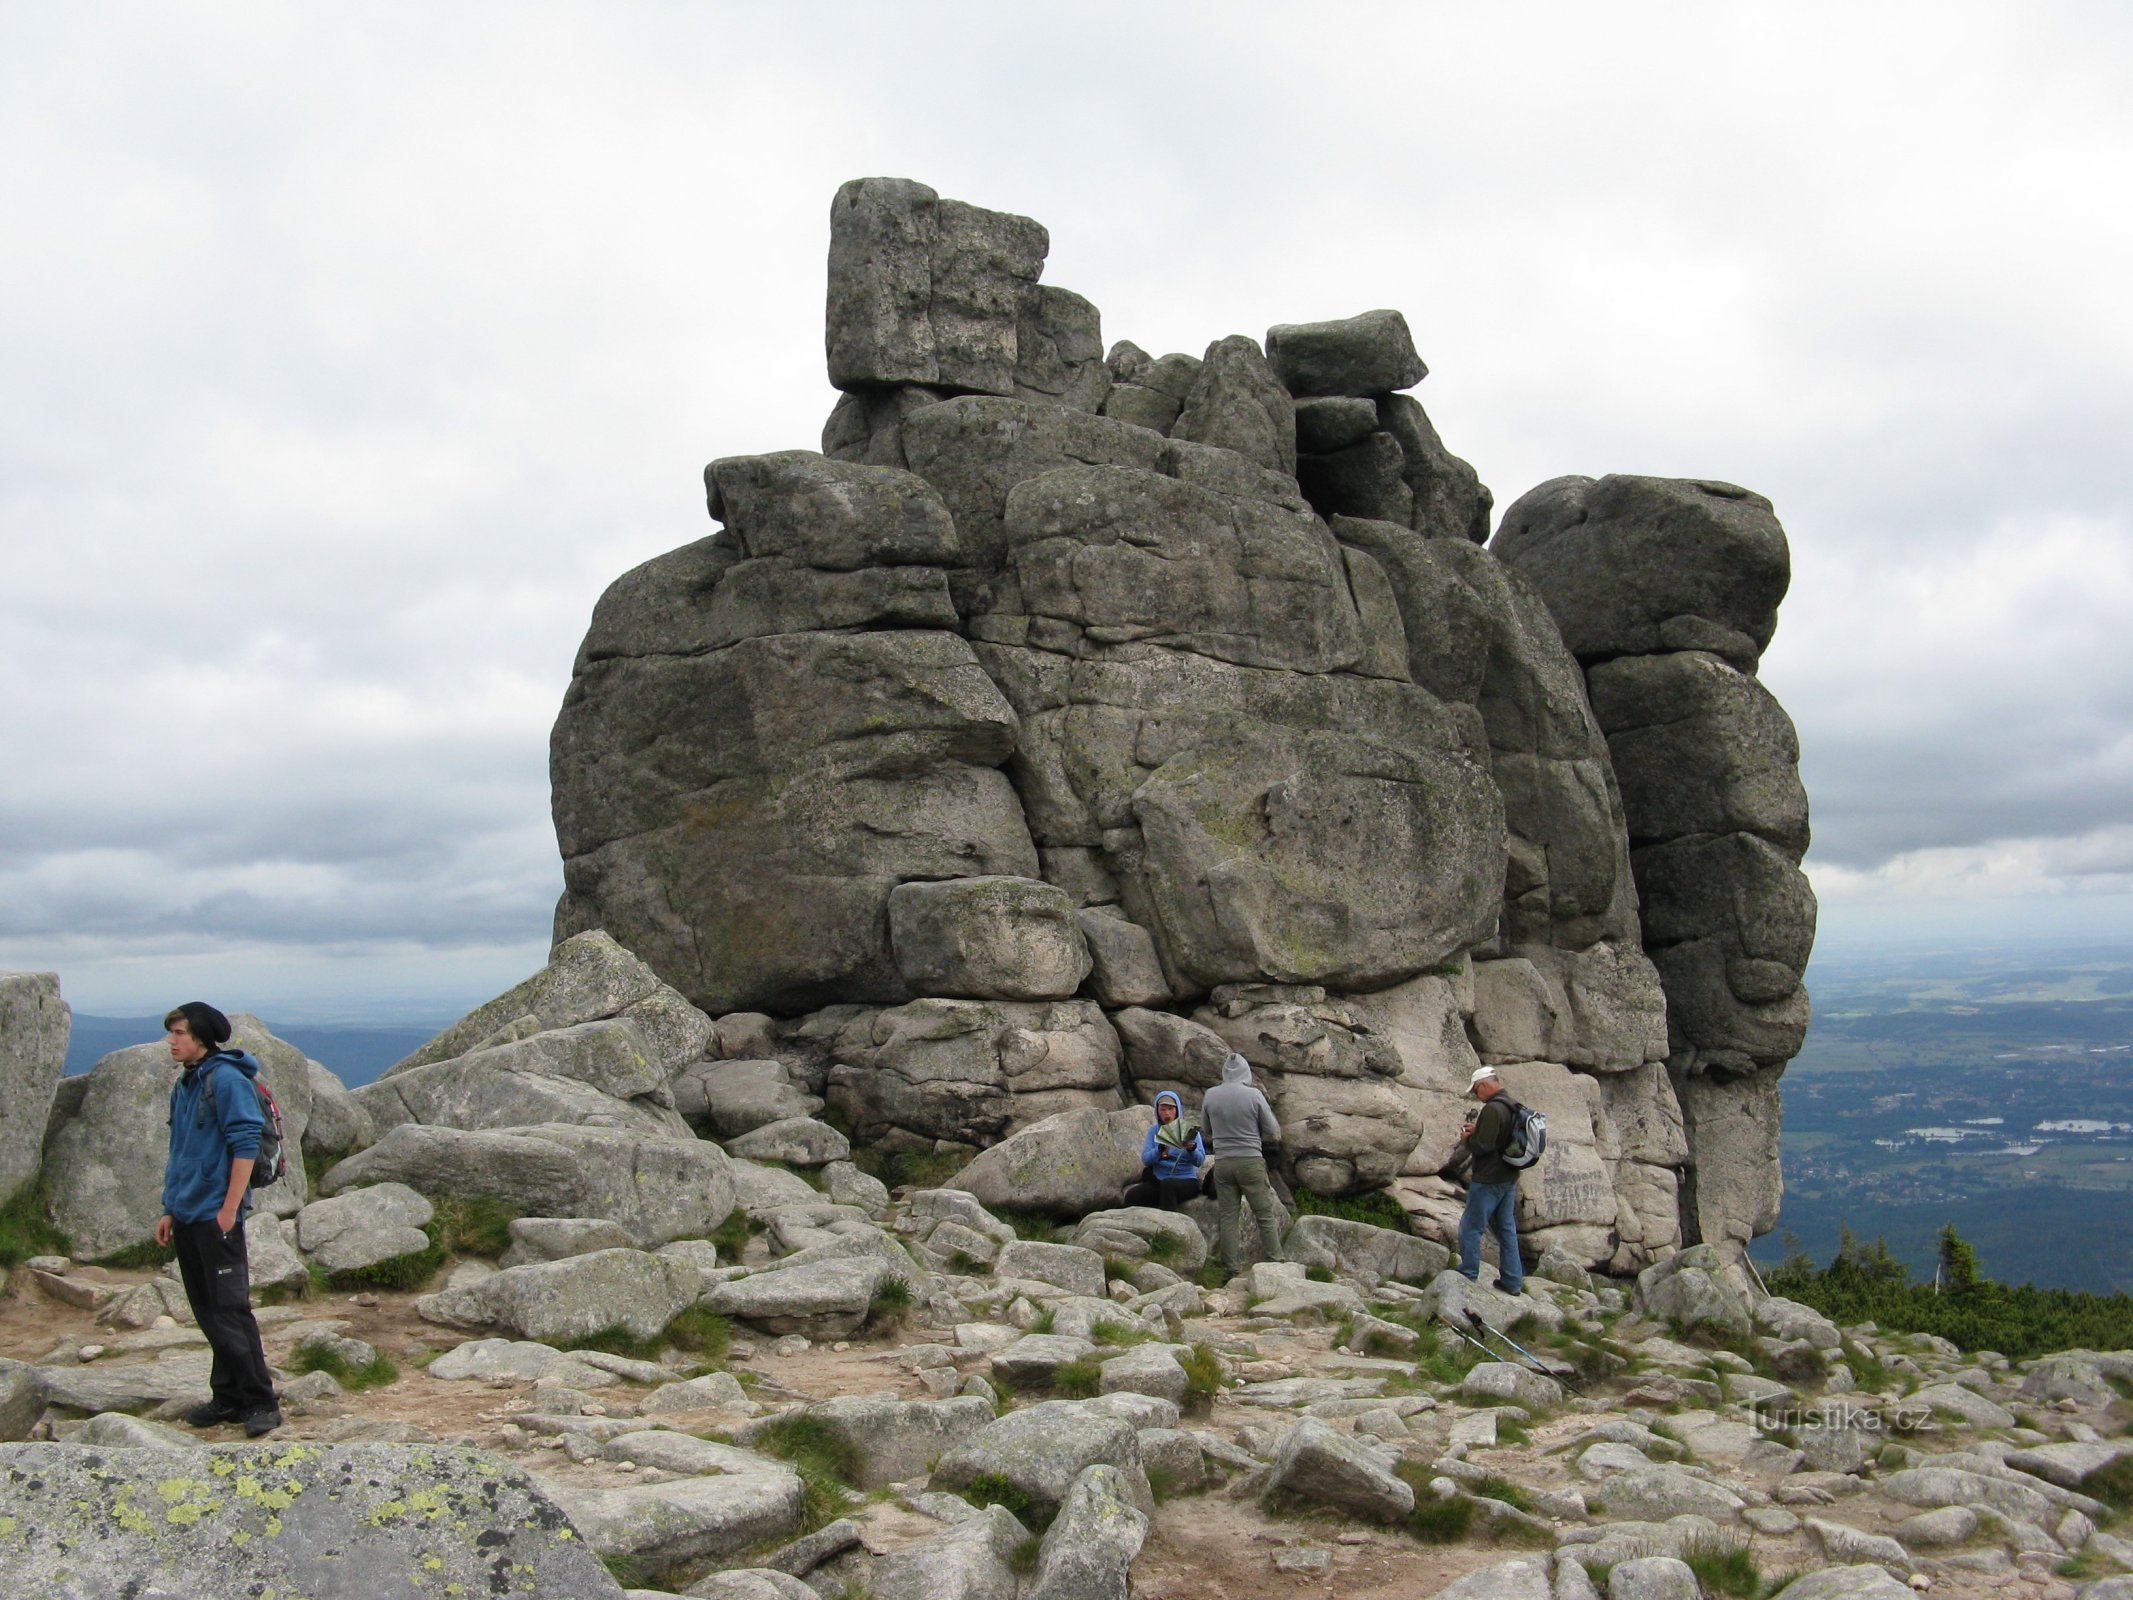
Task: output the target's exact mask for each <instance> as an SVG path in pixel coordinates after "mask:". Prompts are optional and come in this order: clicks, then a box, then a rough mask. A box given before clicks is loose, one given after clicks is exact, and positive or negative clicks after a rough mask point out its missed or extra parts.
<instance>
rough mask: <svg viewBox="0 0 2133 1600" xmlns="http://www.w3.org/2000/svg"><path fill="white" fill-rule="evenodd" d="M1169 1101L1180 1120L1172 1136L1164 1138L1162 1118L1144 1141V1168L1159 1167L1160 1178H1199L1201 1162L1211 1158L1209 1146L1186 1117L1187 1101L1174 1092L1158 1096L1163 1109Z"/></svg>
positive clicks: (1158, 1175) (1156, 1098) (1172, 1127)
mask: <svg viewBox="0 0 2133 1600" xmlns="http://www.w3.org/2000/svg"><path fill="white" fill-rule="evenodd" d="M1165 1100H1168V1101H1169V1102H1170V1103H1171V1104H1172V1105H1173V1106H1176V1107H1177V1111H1178V1114H1177V1118H1176V1120H1174V1121H1173V1122H1171V1123H1170V1125H1169V1126H1170V1130H1171V1132H1170V1137H1169V1138H1168V1139H1165V1138H1164V1137H1163V1133H1164V1131H1165V1130H1164V1125H1163V1121H1162V1118H1161V1117H1160V1115H1158V1117H1157V1119H1156V1123H1155V1126H1154V1127H1152V1128H1150V1129H1149V1130H1148V1133H1147V1136H1146V1137H1145V1138H1143V1139H1142V1140H1141V1165H1142V1166H1144V1167H1153V1168H1155V1175H1156V1176H1157V1177H1158V1178H1197V1177H1198V1176H1199V1175H1200V1163H1201V1162H1203V1161H1205V1160H1206V1159H1207V1145H1206V1143H1205V1142H1204V1141H1203V1140H1202V1139H1201V1138H1200V1130H1199V1128H1198V1127H1196V1126H1195V1125H1194V1124H1193V1122H1192V1121H1191V1119H1189V1118H1188V1117H1187V1116H1186V1115H1185V1102H1184V1101H1182V1100H1180V1099H1179V1098H1178V1097H1177V1095H1176V1093H1175V1092H1173V1091H1172V1090H1169V1089H1165V1090H1164V1091H1163V1092H1162V1093H1161V1094H1159V1095H1157V1096H1156V1097H1155V1103H1156V1106H1157V1108H1158V1111H1160V1108H1161V1106H1162V1104H1163V1102H1164V1101H1165Z"/></svg>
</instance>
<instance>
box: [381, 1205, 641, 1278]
mask: <svg viewBox="0 0 2133 1600" xmlns="http://www.w3.org/2000/svg"><path fill="white" fill-rule="evenodd" d="M363 1192H365V1193H368V1191H367V1190H366V1191H363ZM629 1248H630V1236H629V1234H628V1233H627V1232H626V1231H625V1230H624V1229H623V1227H622V1225H621V1224H620V1223H616V1222H609V1221H607V1220H606V1219H605V1218H604V1217H513V1218H512V1219H511V1245H510V1248H509V1249H507V1250H505V1251H504V1253H503V1255H502V1256H500V1257H498V1258H497V1263H496V1264H497V1265H498V1266H500V1267H526V1266H532V1265H533V1264H534V1263H536V1262H540V1261H561V1260H564V1259H565V1258H567V1257H570V1256H583V1255H590V1254H591V1253H592V1252H593V1251H595V1250H627V1249H629Z"/></svg>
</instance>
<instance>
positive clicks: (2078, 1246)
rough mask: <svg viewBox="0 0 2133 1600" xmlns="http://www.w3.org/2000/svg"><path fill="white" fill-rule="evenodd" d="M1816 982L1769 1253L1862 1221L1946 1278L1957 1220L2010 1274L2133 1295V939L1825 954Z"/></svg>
mask: <svg viewBox="0 0 2133 1600" xmlns="http://www.w3.org/2000/svg"><path fill="white" fill-rule="evenodd" d="M1809 987H1810V990H1811V992H1812V993H1813V995H1814V1001H1815V1020H1814V1025H1813V1026H1812V1027H1811V1028H1810V1029H1809V1030H1808V1034H1807V1045H1806V1048H1805V1049H1804V1050H1802V1051H1801V1053H1800V1055H1799V1056H1798V1057H1797V1058H1796V1059H1795V1060H1794V1061H1793V1063H1792V1065H1791V1066H1790V1067H1789V1068H1788V1069H1787V1071H1786V1073H1785V1078H1784V1102H1785V1136H1784V1166H1785V1206H1784V1213H1783V1220H1782V1222H1781V1223H1780V1226H1779V1230H1778V1232H1777V1233H1775V1234H1771V1235H1768V1236H1766V1237H1765V1238H1763V1239H1760V1240H1758V1241H1757V1243H1756V1246H1755V1249H1754V1252H1753V1254H1754V1256H1755V1259H1756V1260H1757V1261H1759V1262H1762V1263H1763V1264H1765V1265H1768V1264H1770V1263H1773V1262H1775V1261H1777V1260H1778V1259H1779V1258H1780V1257H1782V1256H1783V1255H1784V1254H1785V1253H1786V1251H1787V1249H1788V1248H1798V1249H1800V1250H1804V1251H1805V1252H1806V1254H1808V1255H1809V1256H1811V1257H1812V1258H1813V1259H1814V1260H1815V1261H1816V1262H1817V1263H1818V1264H1822V1265H1826V1264H1827V1263H1828V1261H1829V1259H1830V1257H1831V1256H1833V1255H1834V1254H1835V1253H1836V1250H1837V1247H1838V1242H1839V1239H1840V1236H1841V1230H1843V1229H1845V1228H1849V1229H1850V1230H1851V1232H1852V1233H1853V1234H1854V1235H1856V1236H1857V1237H1858V1238H1860V1239H1861V1240H1862V1241H1869V1242H1870V1241H1872V1240H1874V1239H1876V1238H1883V1239H1886V1240H1887V1242H1888V1245H1889V1249H1890V1250H1891V1252H1892V1253H1893V1254H1895V1255H1896V1256H1897V1257H1898V1258H1899V1259H1900V1260H1902V1261H1903V1262H1905V1264H1906V1265H1908V1266H1909V1267H1910V1268H1911V1270H1912V1273H1913V1276H1914V1277H1924V1278H1926V1279H1929V1280H1930V1278H1931V1276H1932V1271H1933V1261H1934V1254H1935V1246H1934V1240H1935V1236H1936V1235H1937V1234H1938V1232H1939V1230H1940V1229H1941V1227H1942V1226H1943V1225H1944V1224H1946V1223H1950V1222H1952V1223H1953V1224H1954V1225H1955V1227H1956V1229H1957V1231H1958V1232H1960V1233H1961V1234H1962V1235H1963V1237H1964V1238H1966V1239H1968V1240H1969V1241H1970V1242H1971V1243H1972V1244H1973V1245H1974V1246H1976V1248H1977V1253H1978V1260H1979V1265H1980V1267H1981V1268H1982V1270H1983V1271H1984V1273H1985V1274H1986V1276H1988V1277H1990V1278H1993V1279H1996V1280H1998V1281H2000V1282H2004V1283H2024V1282H2033V1283H2036V1284H2038V1285H2039V1286H2042V1287H2050V1288H2065V1289H2088V1290H2093V1291H2096V1292H2099V1293H2101V1292H2111V1291H2119V1292H2124V1291H2127V1290H2133V944H2093V945H2085V946H2062V947H2056V948H2039V947H2037V946H2035V945H2023V946H2013V945H2010V946H2008V947H2005V948H1994V947H1989V946H1978V945H1965V946H1960V947H1956V946H1950V947H1946V948H1942V949H1927V948H1913V949H1907V950H1902V951H1895V952H1891V953H1887V954H1879V955H1851V954H1844V955H1836V954H1831V955H1824V954H1822V953H1819V952H1818V954H1817V956H1816V960H1815V963H1814V966H1813V968H1812V969H1811V971H1810V973H1809Z"/></svg>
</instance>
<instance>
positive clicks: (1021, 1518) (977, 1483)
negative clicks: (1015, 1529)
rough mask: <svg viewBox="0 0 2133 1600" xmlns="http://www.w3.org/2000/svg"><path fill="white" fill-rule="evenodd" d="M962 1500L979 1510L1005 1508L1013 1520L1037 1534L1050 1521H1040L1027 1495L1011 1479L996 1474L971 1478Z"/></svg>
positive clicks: (984, 1473) (985, 1473) (983, 1473)
mask: <svg viewBox="0 0 2133 1600" xmlns="http://www.w3.org/2000/svg"><path fill="white" fill-rule="evenodd" d="M963 1498H964V1499H965V1500H968V1501H969V1502H970V1503H971V1504H972V1505H974V1506H978V1507H980V1508H983V1507H985V1506H1005V1507H1007V1509H1008V1510H1009V1511H1012V1512H1013V1513H1014V1514H1015V1520H1016V1521H1017V1522H1019V1523H1021V1524H1022V1526H1023V1527H1025V1528H1032V1529H1036V1530H1037V1531H1039V1532H1041V1531H1042V1525H1043V1522H1044V1521H1049V1520H1050V1519H1048V1518H1046V1519H1042V1520H1040V1519H1039V1517H1038V1514H1037V1508H1036V1506H1035V1504H1034V1503H1033V1502H1032V1501H1031V1500H1030V1497H1029V1495H1028V1494H1027V1493H1025V1492H1024V1491H1023V1490H1022V1489H1020V1488H1019V1487H1017V1486H1016V1485H1015V1483H1014V1482H1013V1481H1012V1480H1011V1479H1009V1478H1006V1477H1003V1476H1002V1475H1001V1474H999V1473H997V1472H981V1473H979V1474H978V1475H977V1476H976V1477H975V1478H972V1479H971V1480H970V1486H969V1487H968V1488H967V1489H965V1490H964V1491H963Z"/></svg>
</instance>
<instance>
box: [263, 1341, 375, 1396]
mask: <svg viewBox="0 0 2133 1600" xmlns="http://www.w3.org/2000/svg"><path fill="white" fill-rule="evenodd" d="M290 1364H291V1365H292V1366H294V1367H295V1368H296V1370H297V1371H298V1372H329V1373H331V1374H332V1375H333V1378H334V1381H335V1382H336V1383H338V1384H339V1385H340V1386H341V1387H342V1388H343V1389H348V1390H362V1389H382V1388H384V1387H385V1386H386V1385H387V1384H389V1383H396V1382H398V1381H399V1378H400V1369H399V1368H398V1367H397V1366H395V1365H394V1364H393V1358H392V1357H391V1356H389V1355H387V1354H386V1353H385V1352H384V1351H383V1350H380V1351H377V1352H376V1353H375V1354H373V1355H372V1356H371V1358H370V1359H369V1360H368V1361H366V1362H364V1363H363V1364H362V1365H361V1366H360V1367H359V1366H356V1365H355V1364H354V1363H352V1362H350V1361H348V1360H347V1359H346V1358H344V1357H343V1356H342V1355H341V1354H340V1353H339V1352H338V1351H335V1350H332V1349H329V1348H327V1347H325V1346H322V1345H307V1346H306V1347H305V1348H303V1349H301V1350H299V1351H297V1352H296V1358H295V1360H294V1361H293V1362H291V1363H290Z"/></svg>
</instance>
